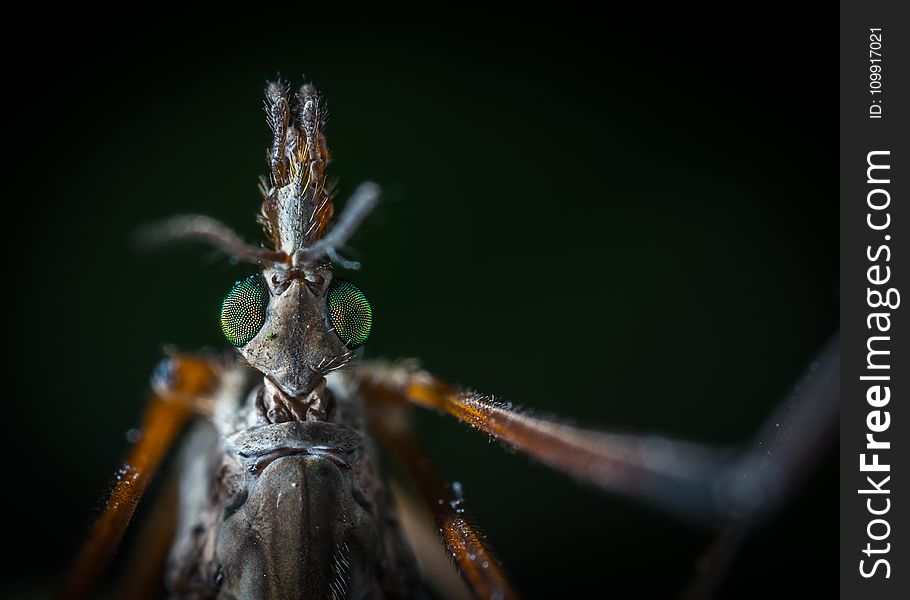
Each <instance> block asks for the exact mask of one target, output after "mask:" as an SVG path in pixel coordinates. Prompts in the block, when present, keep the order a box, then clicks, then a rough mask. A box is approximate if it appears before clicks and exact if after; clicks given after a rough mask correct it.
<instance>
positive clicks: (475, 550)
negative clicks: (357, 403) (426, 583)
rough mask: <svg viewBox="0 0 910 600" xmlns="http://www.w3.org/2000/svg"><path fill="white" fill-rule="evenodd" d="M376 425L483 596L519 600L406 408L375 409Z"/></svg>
mask: <svg viewBox="0 0 910 600" xmlns="http://www.w3.org/2000/svg"><path fill="white" fill-rule="evenodd" d="M370 424H371V426H372V427H371V428H372V430H373V432H374V433H375V434H376V436H377V437H378V439H379V440H380V442H382V444H383V446H384V447H386V448H387V449H388V450H389V451H390V452H391V453H392V454H393V455H394V457H395V459H396V460H397V462H398V463H399V464H400V465H401V466H402V468H403V470H404V471H405V473H406V475H407V477H408V479H409V480H410V481H411V482H412V483H413V485H414V488H415V489H416V491H417V493H418V494H419V495H420V496H421V497H422V498H423V500H424V502H425V503H426V505H427V508H428V509H429V510H430V512H431V513H432V514H433V518H434V520H435V521H436V525H437V527H438V528H439V532H440V535H441V536H442V542H443V544H444V545H445V550H446V552H447V553H448V554H449V555H450V556H451V557H452V559H453V560H454V561H455V564H456V566H457V567H458V569H459V571H460V572H461V575H462V577H463V578H464V580H465V582H466V583H467V585H468V587H470V588H471V591H473V592H474V595H475V596H476V597H477V598H483V599H488V598H495V599H502V600H506V599H508V598H517V597H518V596H517V594H516V593H515V592H514V591H513V589H512V586H511V584H510V583H509V581H508V579H507V578H506V576H505V574H504V573H503V571H502V568H501V566H500V565H499V562H498V561H497V560H496V558H495V557H494V556H493V553H492V551H491V549H490V547H489V546H488V545H487V543H486V541H485V540H484V539H483V536H482V535H481V534H480V533H479V532H478V531H477V530H476V529H475V528H474V527H473V526H472V525H471V524H470V523H469V522H468V520H467V517H466V516H465V512H464V507H463V502H462V498H461V495H460V494H459V493H456V491H453V490H452V488H451V487H450V486H447V485H445V484H443V483H442V482H441V481H440V480H439V479H438V478H437V477H436V473H435V470H434V469H433V467H432V465H431V464H430V461H429V459H428V458H427V457H426V454H425V453H424V451H423V449H422V448H421V446H420V444H419V443H418V441H417V439H416V438H415V437H414V436H413V435H412V434H411V432H410V429H409V426H408V422H407V419H405V415H404V413H403V411H401V410H392V411H382V412H379V411H371V417H370Z"/></svg>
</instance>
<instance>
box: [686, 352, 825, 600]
mask: <svg viewBox="0 0 910 600" xmlns="http://www.w3.org/2000/svg"><path fill="white" fill-rule="evenodd" d="M839 344H840V341H839V336H837V335H836V336H834V338H833V339H832V340H831V341H829V342H828V344H827V345H826V346H825V347H824V348H823V349H822V351H821V352H820V353H819V354H818V355H817V356H816V357H815V360H813V361H812V363H810V365H809V368H808V369H806V371H805V373H803V375H802V377H801V378H800V380H799V381H798V382H797V384H796V385H794V386H793V389H792V390H791V392H790V393H789V394H788V395H787V396H786V397H785V398H784V400H783V401H782V402H781V403H780V405H779V406H778V407H777V409H776V410H775V411H774V413H773V414H772V415H771V417H770V418H768V419H767V420H766V421H765V425H764V426H763V427H762V429H761V431H759V433H758V435H757V436H756V437H755V439H754V440H753V441H752V443H751V444H750V446H749V449H747V450H746V451H745V452H743V453H742V455H741V457H740V458H739V459H738V460H737V461H736V462H735V463H733V464H732V465H731V467H730V468H729V469H728V471H727V472H726V473H725V474H724V475H723V477H721V478H719V479H718V483H717V485H716V488H717V490H718V495H720V496H721V497H722V498H723V500H722V501H721V502H720V504H721V506H722V507H723V508H724V514H723V515H722V520H723V523H722V527H721V528H720V533H719V535H718V538H717V540H716V541H715V543H714V544H713V545H712V546H711V547H710V548H709V549H708V551H707V553H706V554H705V556H704V557H703V558H702V560H701V561H699V565H698V572H697V574H696V576H695V577H694V578H693V580H692V582H691V583H690V585H689V587H688V589H687V590H686V592H685V594H684V596H683V598H684V599H685V600H705V599H707V598H714V597H716V595H717V593H718V591H719V590H720V588H721V585H722V584H723V582H724V580H725V579H726V576H727V573H728V572H729V570H730V568H731V567H732V565H733V563H734V559H735V558H736V555H737V554H738V553H739V550H740V548H741V546H742V544H743V542H744V541H745V540H746V539H747V536H748V533H749V530H750V529H751V528H752V527H754V526H755V525H756V523H757V522H760V521H761V519H762V518H764V517H767V516H768V515H769V514H771V513H772V512H773V511H774V509H775V508H776V507H777V506H778V505H779V504H780V503H781V502H783V501H784V500H785V498H786V496H787V495H788V494H792V493H794V492H795V491H796V490H797V489H798V487H799V483H800V481H801V480H802V479H803V477H802V475H803V474H804V473H806V472H807V471H809V469H810V467H812V466H813V463H815V462H817V461H818V460H819V459H820V457H821V455H823V454H824V452H825V451H826V448H827V449H831V448H835V447H836V445H835V444H834V443H833V442H834V441H835V440H836V436H837V425H838V408H839V406H840V350H839V348H840V346H839Z"/></svg>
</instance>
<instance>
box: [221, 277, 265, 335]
mask: <svg viewBox="0 0 910 600" xmlns="http://www.w3.org/2000/svg"><path fill="white" fill-rule="evenodd" d="M268 305H269V293H268V291H267V290H266V289H265V286H264V285H263V283H262V278H261V277H259V275H250V276H249V277H247V278H246V279H241V280H240V281H238V282H237V283H235V284H234V287H232V288H231V291H230V292H228V294H227V296H225V297H224V300H223V301H222V302H221V331H223V332H224V337H226V338H227V341H229V342H230V343H231V344H233V345H234V346H243V345H245V344H246V343H247V342H249V341H250V340H251V339H253V338H254V337H256V334H257V333H259V330H260V329H262V324H263V323H265V309H266V307H267V306H268Z"/></svg>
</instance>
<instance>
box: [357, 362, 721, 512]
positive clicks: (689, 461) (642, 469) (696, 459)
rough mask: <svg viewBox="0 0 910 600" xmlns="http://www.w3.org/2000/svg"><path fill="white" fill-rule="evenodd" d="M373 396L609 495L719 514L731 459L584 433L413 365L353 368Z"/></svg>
mask: <svg viewBox="0 0 910 600" xmlns="http://www.w3.org/2000/svg"><path fill="white" fill-rule="evenodd" d="M351 374H352V375H353V377H354V378H355V380H356V381H357V383H358V384H359V385H360V386H361V387H362V388H363V389H365V390H367V392H368V394H369V395H370V396H371V397H375V398H379V399H381V400H382V401H384V402H386V404H389V405H395V404H416V405H418V406H422V407H424V408H431V409H435V410H438V411H441V412H444V413H448V414H450V415H452V416H454V417H455V418H457V419H458V420H460V421H463V422H465V423H467V424H469V425H471V426H472V427H474V428H476V429H479V430H480V431H483V432H484V433H487V434H489V435H490V436H492V437H494V438H496V439H498V440H499V441H501V442H504V443H506V444H508V445H509V446H512V447H514V448H516V449H519V450H521V451H523V452H525V453H527V454H528V455H530V456H532V457H534V458H536V459H538V460H540V461H541V462H543V463H545V464H547V465H549V466H551V467H553V468H555V469H558V470H560V471H564V472H566V473H568V474H570V475H573V476H575V477H578V478H579V479H582V480H585V481H588V482H590V483H593V484H595V485H597V486H599V487H601V488H604V489H606V490H609V491H614V492H621V493H626V494H630V495H634V496H636V497H640V498H644V499H646V500H649V501H651V502H652V503H654V504H655V505H657V506H658V507H659V508H662V509H665V510H668V511H670V512H672V513H674V514H676V515H678V516H680V517H682V518H685V519H688V520H695V521H698V522H702V521H704V520H705V519H710V518H712V517H713V516H715V508H714V506H713V498H712V483H713V481H714V478H715V477H716V476H717V475H718V474H719V473H721V472H722V470H723V466H724V465H725V464H726V457H725V456H723V455H722V453H720V452H719V451H717V450H712V449H709V448H706V447H702V446H698V445H696V444H691V443H687V442H680V441H673V440H669V439H667V438H663V437H658V436H645V437H642V436H634V435H619V434H610V433H602V432H598V431H592V430H586V429H581V428H578V427H573V426H570V425H566V424H563V423H559V422H557V421H554V420H552V419H549V418H540V417H535V416H532V415H529V414H527V413H525V412H520V411H517V410H515V409H513V408H512V407H511V406H510V405H507V404H503V403H501V402H498V401H496V400H494V399H492V398H491V397H489V396H483V395H480V394H477V393H474V392H470V391H466V390H461V389H458V388H455V387H453V386H451V385H449V384H447V383H445V382H443V381H441V380H440V379H438V378H436V377H435V376H433V375H431V374H430V373H427V372H426V371H422V370H419V369H416V368H413V367H410V366H407V365H392V364H387V363H381V362H373V363H366V364H364V365H362V366H361V367H358V368H354V369H352V370H351Z"/></svg>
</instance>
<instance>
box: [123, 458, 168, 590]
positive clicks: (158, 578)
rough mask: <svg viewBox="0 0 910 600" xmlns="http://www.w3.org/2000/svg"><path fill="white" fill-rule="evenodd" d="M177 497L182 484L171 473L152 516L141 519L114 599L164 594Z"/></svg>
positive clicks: (155, 504)
mask: <svg viewBox="0 0 910 600" xmlns="http://www.w3.org/2000/svg"><path fill="white" fill-rule="evenodd" d="M178 493H179V480H178V478H177V477H176V476H175V474H174V473H170V474H169V476H168V477H167V481H166V482H165V485H164V489H162V490H161V491H160V492H159V493H157V494H156V497H155V499H154V505H153V506H152V510H151V511H150V514H148V516H147V518H143V519H142V523H141V527H140V530H139V535H138V539H137V540H136V543H135V545H134V547H133V548H131V549H130V554H129V557H128V558H127V560H126V566H125V568H124V570H123V576H122V577H121V578H120V580H119V581H118V582H117V586H116V591H115V592H114V596H113V597H114V598H124V599H126V598H130V599H131V600H143V599H145V598H148V599H151V598H159V597H161V595H162V594H164V592H165V590H164V568H165V565H166V563H167V556H168V552H169V551H170V548H171V542H173V539H174V530H175V528H176V524H177V503H178Z"/></svg>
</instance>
